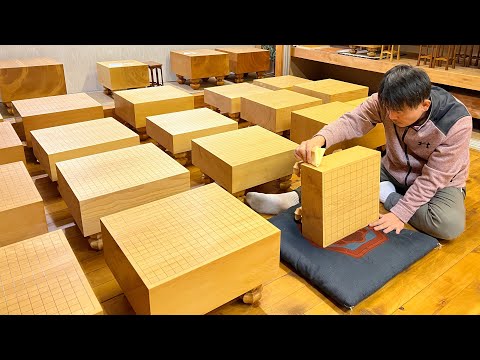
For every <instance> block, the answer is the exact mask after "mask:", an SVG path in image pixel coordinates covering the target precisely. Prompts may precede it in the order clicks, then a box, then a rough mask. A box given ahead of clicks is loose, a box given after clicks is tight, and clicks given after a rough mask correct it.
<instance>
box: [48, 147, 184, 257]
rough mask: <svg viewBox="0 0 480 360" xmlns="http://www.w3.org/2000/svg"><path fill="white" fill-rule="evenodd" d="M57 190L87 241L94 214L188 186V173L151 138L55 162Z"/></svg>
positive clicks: (95, 243)
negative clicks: (134, 144) (150, 140)
mask: <svg viewBox="0 0 480 360" xmlns="http://www.w3.org/2000/svg"><path fill="white" fill-rule="evenodd" d="M57 175H58V190H59V192H60V194H61V196H62V198H63V200H64V201H65V203H66V204H67V206H68V208H69V210H70V212H71V213H72V216H73V218H74V220H75V222H76V224H77V225H78V227H79V228H80V231H81V232H82V234H83V236H90V239H89V242H90V246H91V247H92V248H94V249H102V247H103V244H102V240H101V237H100V236H99V233H100V218H101V217H102V216H105V215H109V214H113V213H116V212H118V211H121V210H125V209H128V208H131V207H134V206H137V205H141V204H144V203H146V202H150V201H154V200H158V199H160V198H163V197H166V196H169V195H173V194H176V193H178V192H181V191H185V190H188V189H190V172H189V171H188V170H187V169H185V168H184V167H183V166H181V165H180V164H179V163H177V162H176V161H175V160H174V159H172V158H171V157H170V156H168V155H167V154H166V153H165V152H163V151H162V150H160V149H159V148H158V147H156V146H155V145H154V144H152V143H148V144H143V145H137V146H131V147H128V148H124V149H118V150H112V151H107V152H103V153H100V154H94V155H88V156H84V157H80V158H76V159H71V160H66V161H61V162H59V163H57Z"/></svg>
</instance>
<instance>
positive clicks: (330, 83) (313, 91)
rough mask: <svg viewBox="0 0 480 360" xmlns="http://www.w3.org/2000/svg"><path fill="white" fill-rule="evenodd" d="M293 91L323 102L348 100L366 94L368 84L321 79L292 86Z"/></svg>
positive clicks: (362, 96)
mask: <svg viewBox="0 0 480 360" xmlns="http://www.w3.org/2000/svg"><path fill="white" fill-rule="evenodd" d="M292 90H293V91H297V92H299V93H302V94H305V95H309V96H314V97H317V98H319V99H322V100H323V104H327V103H329V102H332V101H343V102H345V101H349V100H356V99H358V98H364V97H366V96H368V86H363V85H357V84H352V83H349V82H345V81H340V80H335V79H323V80H317V81H312V82H309V83H304V84H297V85H294V86H293V87H292Z"/></svg>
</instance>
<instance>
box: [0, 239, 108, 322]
mask: <svg viewBox="0 0 480 360" xmlns="http://www.w3.org/2000/svg"><path fill="white" fill-rule="evenodd" d="M102 313H103V310H102V307H101V305H100V303H99V302H98V300H97V298H96V297H95V294H94V292H93V290H92V288H91V286H90V284H89V282H88V280H87V278H86V276H85V274H84V272H83V270H82V268H81V267H80V264H79V263H78V260H77V258H76V257H75V254H74V253H73V251H72V249H71V247H70V244H69V243H68V240H67V238H66V237H65V235H64V233H63V231H62V230H56V231H52V232H49V233H46V234H43V235H39V236H36V237H32V238H29V239H27V240H23V241H19V242H17V243H15V244H11V245H7V246H4V247H1V248H0V314H4V315H94V314H102Z"/></svg>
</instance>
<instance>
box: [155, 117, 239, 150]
mask: <svg viewBox="0 0 480 360" xmlns="http://www.w3.org/2000/svg"><path fill="white" fill-rule="evenodd" d="M237 129H238V123H237V122H236V121H233V120H231V119H229V118H228V117H226V116H223V115H221V114H219V113H217V112H215V111H213V110H210V109H207V108H201V109H193V110H184V111H178V112H174V113H169V114H163V115H155V116H149V117H147V134H148V136H150V137H151V138H152V139H154V140H155V141H157V142H158V143H159V144H160V145H162V146H163V147H165V148H166V149H167V150H168V151H170V152H171V153H172V154H179V153H182V152H185V151H190V150H192V139H196V138H199V137H203V136H207V135H213V134H219V133H222V132H225V131H231V130H237Z"/></svg>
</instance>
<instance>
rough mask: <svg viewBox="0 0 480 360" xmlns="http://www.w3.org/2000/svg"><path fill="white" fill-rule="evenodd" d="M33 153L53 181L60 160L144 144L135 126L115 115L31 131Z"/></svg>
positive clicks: (55, 179) (55, 178) (55, 177)
mask: <svg viewBox="0 0 480 360" xmlns="http://www.w3.org/2000/svg"><path fill="white" fill-rule="evenodd" d="M31 135H32V145H33V153H34V154H35V157H36V158H37V159H38V161H39V162H40V165H41V166H42V168H43V170H45V172H46V173H47V174H48V176H49V177H50V179H51V180H52V181H57V168H56V166H55V164H56V163H57V162H59V161H64V160H69V159H74V158H78V157H82V156H86V155H92V154H97V153H101V152H105V151H110V150H116V149H121V148H124V147H128V146H134V145H139V144H140V138H139V137H138V135H137V134H136V133H135V132H133V131H132V130H130V129H128V128H127V127H126V126H124V125H122V124H120V123H119V122H118V121H117V120H115V119H114V118H111V117H109V118H102V119H96V120H89V121H82V122H79V123H75V124H68V125H61V126H54V127H51V128H47V129H40V130H34V131H32V132H31Z"/></svg>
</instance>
